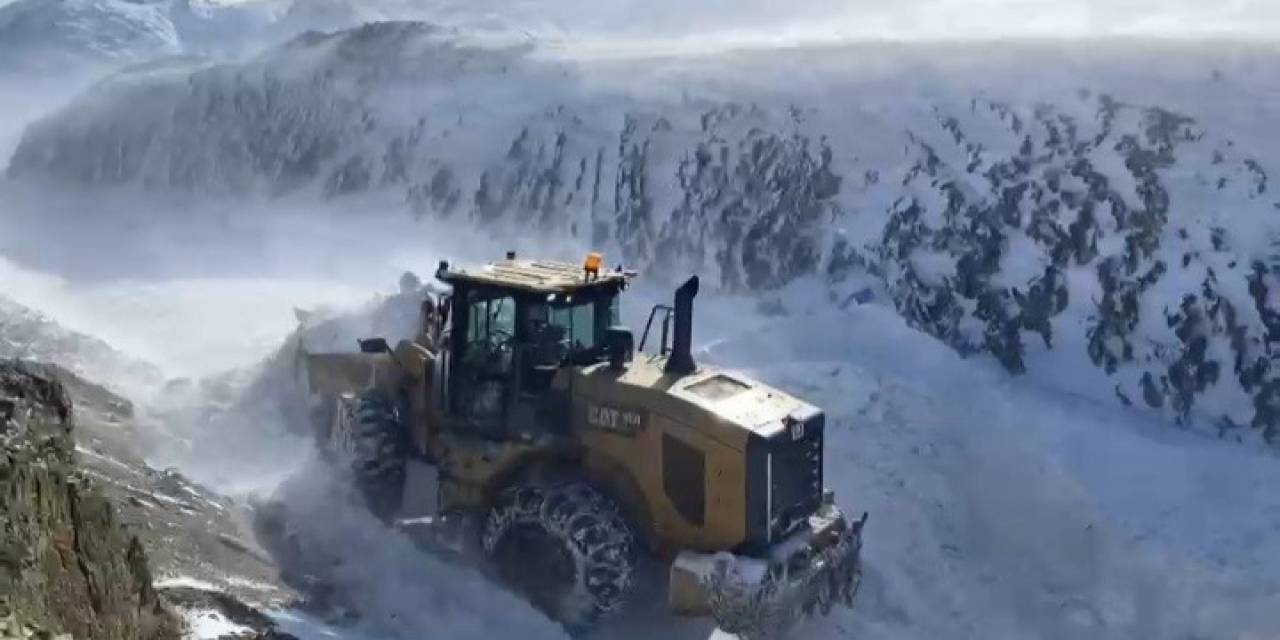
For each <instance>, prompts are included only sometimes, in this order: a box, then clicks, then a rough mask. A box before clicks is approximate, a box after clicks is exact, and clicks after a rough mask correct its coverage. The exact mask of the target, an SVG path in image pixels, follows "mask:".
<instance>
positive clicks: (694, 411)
mask: <svg viewBox="0 0 1280 640" xmlns="http://www.w3.org/2000/svg"><path fill="white" fill-rule="evenodd" d="M664 363H665V358H657V357H638V358H636V360H635V361H634V362H631V363H629V364H628V366H627V368H626V369H625V370H623V371H616V370H612V369H610V368H609V367H608V366H607V365H598V366H593V367H589V368H587V369H586V370H584V371H582V375H581V377H580V378H579V381H578V382H577V383H575V384H576V386H577V387H578V388H577V389H576V391H577V392H579V393H581V394H582V397H583V398H585V399H590V400H592V401H594V402H602V403H606V404H607V406H609V407H611V408H623V409H626V410H630V411H637V412H641V413H643V414H645V415H648V414H651V413H657V414H661V415H664V416H665V417H667V418H669V419H672V420H675V421H676V422H679V423H682V424H685V425H688V426H690V427H694V428H699V429H700V430H701V429H706V430H708V431H709V433H708V435H710V436H712V437H715V438H716V439H718V440H721V441H722V442H725V443H726V444H730V445H732V446H735V447H743V446H745V441H746V439H747V437H748V436H749V435H756V436H759V437H761V438H764V439H771V438H773V437H774V436H777V435H779V434H780V433H782V431H783V430H785V429H787V428H788V426H789V425H792V424H796V423H808V422H810V421H811V419H812V418H814V417H815V416H817V415H819V414H821V413H822V411H821V409H819V408H818V407H816V406H814V405H812V404H809V403H807V402H805V401H803V400H800V399H799V398H796V397H795V396H793V395H791V394H789V393H786V392H785V391H782V390H779V389H777V388H774V387H771V386H769V385H767V384H764V383H762V382H760V381H758V380H755V379H753V378H751V377H749V376H747V375H745V374H743V373H741V372H739V371H733V370H728V369H721V368H718V367H712V366H705V365H699V367H698V369H697V370H696V371H694V372H693V373H690V374H683V375H680V374H671V373H667V372H665V371H664V370H663V365H664Z"/></svg>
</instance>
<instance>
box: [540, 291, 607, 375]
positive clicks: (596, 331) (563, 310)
mask: <svg viewBox="0 0 1280 640" xmlns="http://www.w3.org/2000/svg"><path fill="white" fill-rule="evenodd" d="M617 307H618V304H617V297H615V296H610V297H600V298H593V299H588V300H581V301H580V300H575V299H573V298H560V297H552V298H549V299H548V300H547V302H546V303H545V304H538V305H533V306H532V307H531V308H530V311H529V320H530V329H529V338H530V342H531V343H533V345H534V346H535V347H536V348H538V351H539V352H540V357H539V358H538V360H541V361H542V362H543V363H546V364H552V363H555V364H559V363H563V362H570V363H574V364H587V363H591V362H595V361H598V360H600V359H601V358H602V357H603V355H604V354H603V349H602V346H603V344H604V336H605V330H606V329H608V328H609V327H610V326H612V325H613V324H616V323H617V320H618V309H617Z"/></svg>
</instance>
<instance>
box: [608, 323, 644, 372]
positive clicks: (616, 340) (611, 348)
mask: <svg viewBox="0 0 1280 640" xmlns="http://www.w3.org/2000/svg"><path fill="white" fill-rule="evenodd" d="M635 351H636V339H635V336H634V335H632V334H631V330H630V329H628V328H626V327H609V328H608V329H605V332H604V352H605V355H607V356H608V357H609V367H611V368H613V369H623V368H624V367H625V366H626V363H628V362H630V361H631V358H632V356H633V355H634V354H635Z"/></svg>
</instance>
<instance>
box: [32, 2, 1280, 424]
mask: <svg viewBox="0 0 1280 640" xmlns="http://www.w3.org/2000/svg"><path fill="white" fill-rule="evenodd" d="M890 49H892V47H890ZM960 53H961V54H962V55H959V56H957V57H958V58H959V60H953V61H951V62H949V63H940V64H937V65H933V66H928V65H924V64H923V63H922V62H921V59H922V58H928V56H927V55H925V54H921V53H920V52H912V51H909V50H905V51H890V52H889V53H888V54H885V53H884V52H877V51H875V50H870V49H860V48H853V49H850V50H830V51H828V50H823V51H813V50H808V51H798V52H787V51H782V52H771V53H768V54H752V53H750V52H745V53H731V54H726V55H724V56H723V57H721V58H716V59H709V58H695V59H658V60H642V61H621V62H619V61H603V62H601V61H594V62H593V61H587V60H580V59H574V58H572V57H566V56H563V55H555V54H554V53H553V52H548V51H545V50H541V49H538V48H536V47H534V46H531V45H525V44H513V45H510V46H505V47H502V46H494V45H482V44H478V43H477V42H474V41H466V40H462V39H459V38H458V37H456V35H454V34H453V33H452V32H450V31H448V30H442V29H439V28H436V27H433V26H431V25H427V24H424V23H409V22H400V23H378V24H369V25H366V26H364V27H361V28H357V29H352V30H348V31H340V32H336V33H333V34H322V33H318V32H312V33H308V34H306V35H304V36H302V37H300V38H298V39H296V40H294V41H292V42H290V43H288V44H287V45H284V46H281V47H278V48H275V49H273V50H270V51H268V52H266V53H264V54H262V55H260V56H258V57H256V58H253V59H251V60H248V61H246V62H243V63H234V64H204V65H200V66H196V67H193V68H190V69H187V70H183V69H181V68H177V69H175V68H173V67H168V68H166V69H164V70H163V71H150V72H143V71H139V72H137V73H134V74H126V75H124V76H122V77H121V78H119V79H117V80H116V81H114V82H112V83H109V84H107V85H105V86H102V87H100V88H98V89H97V90H96V91H95V92H92V93H90V94H88V95H86V96H84V97H83V98H82V99H80V100H79V101H77V102H76V103H75V104H73V105H72V106H71V107H69V108H68V109H67V110H66V111H65V112H64V113H62V114H61V115H58V116H54V117H52V118H50V119H47V120H45V121H43V122H42V123H39V124H37V125H35V126H33V127H32V128H30V129H29V130H28V131H27V134H26V136H25V137H24V140H23V142H22V144H21V146H20V147H19V148H18V150H17V152H16V153H15V154H14V156H13V158H12V160H11V162H10V165H9V168H8V172H7V174H8V176H9V177H10V178H11V179H13V180H53V181H55V182H62V183H70V184H76V185H80V186H89V187H103V186H110V187H125V188H129V189H134V190H141V191H143V192H151V191H154V192H163V193H166V194H172V193H173V192H175V191H176V192H179V193H192V194H197V195H198V196H199V197H208V196H218V197H228V198H233V199H236V198H239V199H244V198H246V197H249V198H255V199H256V198H264V197H265V198H274V197H280V196H283V195H289V196H290V197H302V198H308V197H310V198H319V199H325V200H331V201H332V200H340V199H343V198H351V197H355V196H359V195H361V194H371V193H375V194H382V195H384V196H389V197H391V199H392V200H393V201H396V202H400V203H401V205H400V206H401V207H402V209H403V211H404V212H405V214H406V215H408V214H412V215H414V216H418V217H420V218H424V219H427V220H455V221H463V222H467V223H470V224H474V225H476V226H478V227H480V228H483V229H490V230H492V232H493V233H495V234H497V235H498V236H506V237H511V238H513V242H514V238H516V237H517V236H523V237H525V238H526V242H532V241H530V240H527V239H528V238H530V237H555V238H564V237H570V238H574V239H576V241H577V242H578V243H580V244H582V245H584V246H586V245H590V246H593V247H600V248H606V249H607V250H608V251H609V252H610V255H613V256H617V257H621V258H622V259H624V260H625V261H626V262H627V263H628V264H631V265H635V266H637V267H640V268H642V269H644V270H645V271H646V272H647V273H649V274H652V275H653V276H655V277H658V278H663V277H667V278H674V277H675V276H678V275H680V274H683V273H686V272H689V271H696V272H700V273H703V274H704V276H706V277H708V278H709V279H710V280H711V281H714V282H716V283H718V284H719V285H720V286H721V287H722V288H725V289H729V290H735V291H752V292H761V293H765V292H772V291H777V290H783V289H786V288H787V287H792V286H801V284H802V283H811V282H814V281H818V282H820V283H821V286H822V288H823V289H824V290H825V291H826V295H828V296H829V297H830V298H831V299H832V300H833V301H834V302H835V303H836V304H845V303H847V301H848V300H849V298H850V295H851V294H852V293H853V292H855V291H857V290H860V289H862V288H863V287H866V286H868V283H871V284H872V286H873V288H876V289H878V290H880V291H881V292H882V293H883V294H884V295H885V297H886V299H887V300H888V301H891V302H892V304H893V305H894V306H895V308H897V310H898V311H899V313H901V314H902V315H903V316H904V317H906V318H907V319H908V320H909V321H910V322H911V323H912V324H913V325H914V326H916V327H918V328H920V329H922V330H924V331H927V332H928V333H930V334H932V335H934V336H936V337H938V338H939V339H941V340H943V341H945V342H946V343H948V344H950V345H951V346H953V347H954V348H956V349H958V350H959V351H961V352H963V353H979V352H989V353H991V354H993V355H994V356H995V357H996V358H997V359H999V361H1000V362H1001V363H1003V364H1004V365H1005V366H1006V368H1008V369H1009V370H1010V371H1013V372H1018V373H1021V372H1024V371H1027V372H1030V373H1031V374H1032V375H1035V376H1040V377H1044V378H1047V379H1049V380H1051V381H1052V383H1053V384H1054V385H1059V386H1065V387H1067V388H1069V389H1071V390H1073V391H1076V392H1080V393H1084V394H1086V395H1088V396H1089V397H1092V398H1095V399H1099V400H1101V399H1104V398H1105V400H1106V401H1107V402H1112V401H1119V402H1123V403H1126V404H1137V405H1145V406H1149V407H1151V408H1152V409H1155V410H1159V411H1163V412H1166V413H1167V414H1168V415H1170V416H1171V417H1175V418H1177V419H1178V420H1179V421H1181V422H1183V423H1186V424H1195V425H1203V426H1204V428H1206V430H1208V431H1210V432H1212V433H1218V434H1223V435H1225V434H1231V435H1232V436H1234V437H1242V438H1243V437H1245V436H1246V434H1250V433H1256V434H1260V435H1261V436H1263V437H1265V438H1266V439H1268V440H1270V439H1274V438H1275V437H1276V436H1278V435H1280V363H1274V364H1273V360H1274V359H1275V357H1276V355H1275V354H1273V347H1272V344H1273V343H1274V342H1275V341H1276V340H1277V339H1280V333H1278V332H1280V320H1278V319H1277V318H1280V315H1277V314H1280V298H1278V297H1277V296H1278V295H1280V293H1278V290H1280V277H1278V274H1280V260H1278V259H1277V257H1276V255H1275V252H1274V250H1273V239H1274V238H1275V234H1276V232H1277V231H1278V229H1277V226H1276V222H1274V220H1275V219H1276V211H1277V208H1278V207H1280V205H1278V204H1277V203H1278V202H1280V196H1277V195H1276V193H1275V192H1274V190H1273V187H1272V185H1271V184H1270V183H1269V177H1270V176H1269V174H1268V171H1269V170H1270V168H1271V167H1274V166H1275V164H1274V159H1273V158H1271V157H1268V156H1267V155H1265V152H1266V151H1267V150H1268V149H1269V146H1268V145H1267V144H1266V141H1267V140H1268V138H1267V137H1266V135H1267V134H1265V133H1259V132H1258V128H1259V127H1260V125H1258V122H1262V121H1265V120H1266V118H1267V116H1269V115H1275V114H1274V113H1272V110H1273V108H1272V107H1270V106H1268V105H1269V103H1268V102H1267V101H1266V100H1265V96H1266V95H1267V92H1268V91H1269V89H1268V88H1267V87H1269V86H1270V85H1266V84H1265V77H1267V75H1268V70H1274V69H1275V67H1276V64H1277V63H1278V62H1280V57H1277V56H1276V55H1274V54H1273V53H1272V52H1269V51H1248V52H1245V53H1243V54H1240V53H1238V52H1236V53H1232V54H1229V55H1228V54H1222V55H1218V54H1215V53H1212V52H1211V53H1210V54H1205V55H1204V56H1203V59H1196V60H1195V61H1194V62H1195V64H1189V65H1183V64H1179V65H1171V66H1174V67H1176V68H1177V70H1175V71H1164V72H1161V73H1163V74H1164V75H1161V73H1154V74H1153V73H1151V72H1150V69H1149V65H1150V64H1152V63H1154V62H1156V61H1158V60H1160V59H1161V56H1162V55H1164V53H1163V52H1161V51H1160V50H1158V48H1157V49H1155V50H1153V51H1149V52H1145V53H1142V54H1140V55H1139V56H1137V57H1138V58H1139V59H1136V60H1129V61H1126V62H1125V63H1124V64H1120V65H1114V64H1112V62H1114V61H1113V60H1111V59H1109V58H1108V57H1107V55H1106V54H1105V53H1103V54H1095V55H1094V57H1089V56H1080V55H1077V56H1075V57H1073V56H1072V55H1065V54H1061V53H1060V52H1054V51H1052V50H1051V51H1048V52H1044V51H1035V52H1032V53H1034V55H1030V56H1022V57H1021V59H1020V62H1019V63H1017V64H1015V63H1009V62H1007V61H1003V62H1002V61H999V60H993V56H985V57H984V56H983V55H980V54H975V53H973V52H971V51H962V52H960ZM1144 56H1145V57H1144ZM995 57H998V56H995ZM1183 62H1185V61H1183ZM948 65H950V66H948ZM1001 65H1004V66H1001ZM993 68H998V69H1001V70H1003V71H1004V73H1002V74H1000V75H1001V77H1002V80H1000V81H998V82H997V81H993V80H991V79H990V78H989V75H990V73H989V72H990V71H991V70H992V69H993ZM1177 74H1182V76H1180V77H1175V76H1177ZM1148 76H1151V77H1148ZM1137 82H1143V83H1146V84H1143V85H1141V88H1137V87H1138V86H1139V85H1137V84H1136V83H1137ZM1171 87H1173V88H1171ZM1209 92H1211V93H1212V95H1214V96H1215V98H1214V99H1213V100H1206V99H1204V98H1202V97H1201V98H1197V96H1203V95H1205V94H1206V93H1209ZM922 105H923V106H922ZM1249 123H1252V124H1249ZM246 194H248V195H247V196H246ZM531 229H536V230H537V233H535V234H529V230H531ZM805 286H807V285H805ZM768 295H773V294H768ZM1248 425H1252V426H1253V427H1255V429H1254V430H1253V431H1252V432H1251V431H1250V429H1248V428H1246V426H1248ZM1250 437H1252V436H1250Z"/></svg>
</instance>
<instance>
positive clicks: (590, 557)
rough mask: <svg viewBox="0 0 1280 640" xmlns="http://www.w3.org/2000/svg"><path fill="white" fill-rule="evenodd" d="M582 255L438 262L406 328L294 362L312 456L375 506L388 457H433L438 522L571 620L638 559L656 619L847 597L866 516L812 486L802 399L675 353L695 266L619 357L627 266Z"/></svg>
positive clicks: (720, 619) (684, 330)
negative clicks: (664, 590) (663, 608)
mask: <svg viewBox="0 0 1280 640" xmlns="http://www.w3.org/2000/svg"><path fill="white" fill-rule="evenodd" d="M602 263H603V260H602V259H601V257H600V255H599V254H591V255H589V256H588V258H587V260H586V262H585V264H583V265H581V266H579V265H575V264H567V263H558V262H546V261H536V260H525V259H517V257H516V256H515V254H513V253H512V254H508V255H507V257H506V259H505V260H500V261H496V262H494V263H491V264H488V265H483V266H479V267H474V268H454V267H451V266H450V265H449V264H448V263H441V264H440V267H439V270H438V272H437V274H436V277H437V278H438V279H439V280H440V281H442V282H443V283H444V284H446V285H448V287H449V293H447V294H443V295H440V296H439V297H438V298H432V297H430V296H428V299H426V300H424V302H423V304H422V313H421V324H420V328H419V330H418V335H416V336H415V337H413V339H410V340H403V341H401V342H399V344H397V345H396V346H395V347H394V348H392V347H391V346H390V345H389V343H388V342H387V341H386V340H385V339H382V338H372V339H367V340H361V341H360V350H359V352H356V353H328V354H308V355H307V356H306V358H307V365H308V367H307V370H308V378H309V385H310V390H311V393H312V396H311V397H312V406H313V409H314V413H315V422H316V428H317V433H318V437H319V439H320V442H321V443H322V445H323V446H322V450H327V451H330V452H332V453H334V454H335V455H337V454H338V453H341V454H342V457H343V459H344V460H346V461H347V464H349V465H350V468H351V473H352V475H353V477H354V479H355V481H356V483H357V484H358V485H359V486H360V488H361V489H362V490H363V493H364V495H365V496H366V497H367V499H368V503H369V505H370V507H371V508H372V509H373V510H374V511H375V512H377V513H379V514H380V515H382V516H385V517H392V516H394V515H395V514H396V512H397V510H398V509H399V506H400V502H401V500H402V498H403V495H404V492H405V484H406V477H407V474H406V464H407V462H408V461H409V460H411V459H414V458H417V459H421V460H423V461H425V462H427V463H429V464H430V465H433V466H434V468H435V469H436V471H437V475H438V480H437V487H436V490H437V502H438V508H439V510H440V514H441V517H442V518H445V519H452V521H454V522H460V521H461V522H471V523H474V524H473V526H472V527H471V528H470V529H466V528H465V527H464V528H463V530H465V531H469V532H470V533H471V537H472V538H473V539H474V542H475V546H476V547H477V548H478V549H479V550H480V551H482V552H483V553H484V554H485V555H486V556H487V557H488V558H489V560H490V561H491V563H492V564H491V566H492V567H493V568H494V570H495V572H496V573H497V575H498V576H499V577H500V578H501V579H502V580H504V581H505V582H506V583H507V584H508V585H510V587H511V588H512V589H514V590H516V591H518V592H519V593H521V594H522V595H523V596H524V597H526V598H527V599H528V600H529V601H531V602H532V603H533V604H534V605H535V606H537V607H538V608H539V609H541V610H542V611H544V612H545V613H546V614H547V615H548V616H550V617H551V618H553V619H555V620H557V621H559V622H561V623H562V624H564V625H565V627H566V628H568V629H570V630H571V631H573V630H581V629H585V628H588V627H589V626H590V625H592V624H593V623H595V622H596V621H597V620H598V619H599V618H600V617H601V616H603V615H605V614H608V613H610V612H613V611H616V610H618V609H620V608H621V607H623V606H624V604H625V602H626V600H627V597H628V595H629V593H630V592H631V590H632V587H633V581H634V580H635V572H634V568H635V566H636V562H637V561H638V560H639V559H640V558H641V555H642V554H647V555H648V556H649V557H651V558H656V559H657V560H658V561H659V562H663V563H666V565H669V567H670V568H669V586H668V594H669V601H670V604H671V607H672V608H673V609H674V610H675V611H676V612H678V613H680V614H683V615H712V616H714V618H715V620H716V622H717V624H718V625H719V626H720V627H721V628H722V629H724V630H725V631H728V632H731V633H738V634H740V635H742V636H744V637H750V638H764V637H770V636H775V635H777V634H779V633H781V632H782V631H784V630H785V628H786V627H787V626H788V625H789V624H790V623H791V622H792V621H793V620H794V619H795V618H796V617H797V616H798V615H800V614H802V613H813V612H815V611H820V612H823V613H825V612H828V611H829V610H830V608H831V607H832V606H833V605H834V604H836V603H844V604H846V605H849V604H852V600H853V596H854V594H855V593H856V592H857V589H858V585H859V583H860V579H861V571H860V568H859V552H860V550H861V547H862V529H863V525H864V524H865V522H866V515H865V514H863V516H862V517H861V518H860V519H857V520H850V519H848V518H846V516H845V515H844V514H843V513H842V512H841V510H840V509H839V508H838V507H836V505H835V504H834V500H833V496H832V494H831V492H828V491H824V487H823V430H824V414H823V413H822V411H820V410H819V409H818V408H816V407H814V406H812V405H810V404H808V403H805V402H804V401H802V400H799V399H797V398H795V397H793V396H791V395H789V394H787V393H785V392H783V391H780V390H778V389H774V388H771V387H769V386H767V385H765V384H762V383H761V382H759V381H756V380H753V379H751V378H749V377H747V376H744V375H742V374H740V373H736V372H733V371H725V370H720V369H717V368H714V367H709V366H702V365H698V364H697V363H695V362H694V359H693V356H692V352H691V341H692V331H693V317H692V316H693V301H694V297H695V296H696V295H697V293H698V280H697V277H696V276H695V277H693V278H690V279H689V281H688V282H686V283H685V284H684V285H683V286H681V287H680V288H679V289H678V290H677V292H676V295H675V303H674V305H671V306H668V305H658V306H655V307H654V308H653V310H652V311H651V312H650V313H649V316H648V319H647V323H646V325H645V328H644V333H643V335H642V338H641V340H640V348H639V349H637V348H636V345H635V341H634V339H633V334H632V332H631V331H630V330H628V329H626V328H624V327H622V326H620V325H619V322H618V320H619V318H618V315H619V304H618V302H619V296H620V295H621V294H622V293H623V292H624V291H625V290H626V289H627V287H628V284H629V282H630V280H631V279H632V278H633V277H634V275H635V274H634V273H631V272H624V271H622V270H621V269H618V270H613V271H610V270H607V269H602ZM650 341H652V344H650ZM646 347H649V348H648V349H646Z"/></svg>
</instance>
